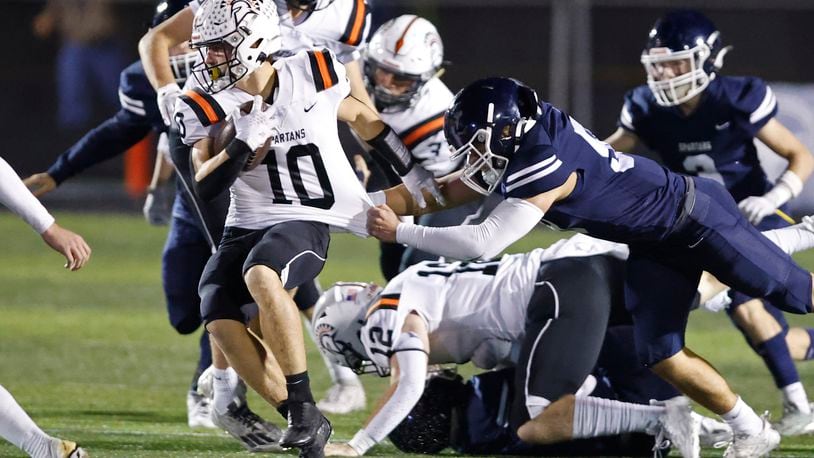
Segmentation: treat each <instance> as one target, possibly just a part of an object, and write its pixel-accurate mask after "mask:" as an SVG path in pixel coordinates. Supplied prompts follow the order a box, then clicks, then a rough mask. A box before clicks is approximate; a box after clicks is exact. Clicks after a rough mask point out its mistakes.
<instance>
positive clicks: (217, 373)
mask: <svg viewBox="0 0 814 458" xmlns="http://www.w3.org/2000/svg"><path fill="white" fill-rule="evenodd" d="M237 382H238V377H237V372H235V370H234V369H232V368H231V367H227V368H226V369H218V368H216V367H213V368H212V391H213V392H214V400H213V401H212V407H213V408H214V409H215V410H216V411H217V412H218V413H220V414H223V413H226V411H227V410H228V407H229V404H231V403H232V401H233V400H234V398H235V389H236V388H237Z"/></svg>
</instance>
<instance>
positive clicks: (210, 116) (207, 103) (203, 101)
mask: <svg viewBox="0 0 814 458" xmlns="http://www.w3.org/2000/svg"><path fill="white" fill-rule="evenodd" d="M180 99H181V100H182V101H183V102H184V103H185V104H187V105H188V106H189V107H190V108H191V109H192V111H193V112H194V113H195V117H197V118H198V121H200V123H201V125H202V126H204V127H209V126H211V125H212V124H217V123H219V122H221V121H223V120H224V119H225V118H226V113H225V112H224V111H223V108H222V107H221V106H220V104H219V103H218V102H217V101H216V100H215V98H214V97H212V95H211V94H209V93H207V92H206V91H204V90H203V89H201V88H197V87H196V88H195V89H192V90H189V91H184V93H183V94H182V95H181V97H180Z"/></svg>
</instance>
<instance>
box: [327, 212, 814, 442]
mask: <svg viewBox="0 0 814 458" xmlns="http://www.w3.org/2000/svg"><path fill="white" fill-rule="evenodd" d="M767 236H768V237H769V238H770V239H771V240H772V241H774V242H776V243H777V244H778V245H780V246H781V247H782V248H783V249H784V250H788V251H789V252H796V251H800V250H804V249H809V248H811V247H814V227H812V223H811V221H807V222H806V223H805V224H801V225H797V226H794V227H792V228H787V229H782V230H775V231H770V232H769V233H767ZM627 257H628V248H627V246H625V245H622V244H618V243H611V242H606V241H602V240H598V239H593V238H591V237H587V236H583V235H576V236H574V237H572V238H570V239H567V240H561V241H559V242H557V243H556V244H554V245H552V246H551V247H550V248H548V249H546V250H542V249H539V248H538V249H536V250H534V251H532V252H530V253H527V254H518V255H506V256H504V257H503V258H501V260H500V261H492V262H470V263H461V262H454V263H444V262H428V261H425V262H422V263H420V264H417V265H415V266H413V267H411V268H409V269H408V270H406V271H404V272H402V273H401V274H399V275H398V276H397V277H396V278H394V279H393V280H392V281H390V282H389V283H388V284H387V285H386V286H385V287H384V289H383V290H382V289H380V288H378V287H376V286H375V285H367V284H358V283H344V284H338V285H336V286H335V287H333V288H331V289H330V290H328V291H326V292H325V293H324V294H323V296H322V297H321V299H320V302H318V303H317V307H316V312H315V316H316V320H315V322H314V326H315V328H314V332H315V333H316V335H317V337H318V342H319V345H320V348H321V349H322V351H323V352H325V353H327V354H329V355H331V357H333V358H336V359H337V360H338V361H340V362H341V363H343V364H345V365H349V366H350V367H352V368H354V369H355V370H357V371H359V372H371V371H373V370H374V369H375V371H376V372H377V373H378V374H379V375H380V376H384V375H388V374H390V373H392V374H393V384H392V385H393V386H395V388H391V389H390V390H388V392H387V393H386V394H385V395H384V398H383V400H382V402H381V403H379V405H382V406H383V407H381V408H380V409H379V410H378V411H376V413H375V414H374V415H373V416H372V418H371V419H370V420H369V421H368V422H366V426H365V428H363V429H362V430H361V431H360V432H359V433H358V434H357V435H356V436H355V437H354V439H353V440H352V441H351V442H350V444H349V446H347V447H343V446H341V445H335V446H331V447H330V450H329V453H337V454H343V453H347V454H349V455H354V454H363V453H364V452H365V451H366V450H367V449H368V448H370V446H371V445H372V444H375V443H378V442H380V441H381V440H382V439H383V438H384V437H386V436H387V435H388V434H389V432H390V431H391V430H392V429H393V428H394V427H395V425H397V424H399V423H400V422H401V421H402V419H404V418H405V417H406V416H407V414H408V413H409V412H410V410H411V409H412V406H413V404H415V402H416V401H417V399H418V397H419V396H420V395H421V392H422V390H423V388H424V377H425V375H426V373H427V364H443V363H458V364H460V363H464V362H467V361H472V362H473V363H474V364H475V366H477V367H479V368H482V369H495V368H500V367H511V366H516V369H515V372H516V373H515V376H514V381H515V383H514V386H513V392H514V393H516V395H515V396H514V403H513V404H507V405H506V407H507V410H505V415H504V419H507V420H508V425H509V427H508V428H507V433H506V434H508V436H510V437H513V439H512V440H511V441H509V442H507V443H504V444H503V445H502V446H495V447H496V448H492V449H489V450H486V449H485V448H484V449H481V450H480V451H481V452H482V453H493V452H496V451H498V450H502V453H506V454H510V452H512V451H515V452H517V451H520V450H522V449H523V447H522V446H520V445H518V444H516V442H517V440H516V436H514V432H515V431H516V430H517V428H518V427H519V426H520V425H522V424H524V423H525V422H527V421H528V420H529V418H534V417H538V416H539V413H540V412H541V411H543V409H545V408H547V407H548V405H549V404H551V403H555V404H554V405H556V406H559V408H562V406H564V405H570V406H571V408H573V405H574V400H573V397H572V398H567V397H566V398H564V399H560V398H563V397H564V396H567V395H568V394H574V393H576V391H577V388H579V387H580V385H583V386H584V385H585V384H587V383H588V382H586V383H583V382H584V381H585V380H586V378H587V377H588V374H589V373H590V372H591V371H594V370H595V365H596V364H597V358H598V357H599V354H600V347H602V342H603V340H604V336H605V331H606V329H605V328H606V326H607V325H608V324H610V325H613V326H620V325H628V324H630V316H629V315H628V314H627V313H626V312H625V311H624V291H623V288H624V278H625V265H624V260H625V259H627ZM713 293H714V294H715V295H716V296H719V295H720V294H718V292H717V291H708V292H706V293H699V299H698V300H699V301H704V302H706V301H707V300H710V297H711V296H710V295H711V294H713ZM582 314H585V316H583V315H582ZM609 316H610V318H609ZM613 337H614V339H612V342H610V343H609V344H608V345H605V346H604V347H605V348H604V350H603V351H604V353H605V357H604V358H603V361H602V364H601V366H603V368H604V370H605V372H607V373H612V374H613V378H614V380H615V382H619V384H625V386H628V385H630V386H628V388H630V389H633V388H634V387H633V385H636V384H640V385H641V386H640V388H642V389H644V390H645V391H647V390H650V392H651V393H652V395H653V396H654V397H655V399H661V400H665V399H668V398H673V397H675V396H678V395H679V394H678V392H676V391H675V390H674V389H673V390H670V389H665V386H666V385H667V384H666V383H664V382H661V383H652V382H650V381H648V380H647V377H638V376H637V377H634V376H633V375H632V374H630V373H629V372H631V371H630V367H631V366H634V367H635V365H636V362H635V356H634V353H631V354H629V355H627V356H626V357H625V356H624V353H625V349H621V348H614V346H617V347H618V346H620V345H621V346H624V345H625V343H626V342H629V345H626V349H627V348H632V341H633V334H632V331H631V329H629V328H628V329H624V330H617V331H614V332H613ZM402 352H404V353H403V354H402ZM614 355H615V356H617V357H616V358H615V357H614ZM620 355H622V356H621V357H618V356H620ZM391 368H392V370H391ZM399 369H401V370H399ZM640 372H641V371H640ZM639 375H641V374H639ZM591 382H593V380H591ZM642 383H644V385H642ZM617 389H618V390H620V392H621V391H623V390H624V389H625V388H623V386H621V385H620V386H618V387H617ZM587 391H588V392H589V393H590V392H591V389H587ZM642 396H646V395H644V394H641V395H639V396H638V397H636V396H630V400H631V401H634V402H639V403H644V404H647V403H648V400H649V398H647V397H644V398H643V397H642ZM576 402H577V405H578V406H579V408H580V409H583V410H584V413H585V414H586V415H585V417H586V418H580V419H578V420H579V421H576V422H575V421H574V419H572V418H562V416H561V415H558V416H557V417H556V421H559V422H560V423H561V424H560V425H558V426H556V427H555V429H554V430H553V431H540V430H535V431H534V433H535V434H532V435H531V436H527V437H525V438H524V440H525V442H526V443H529V444H537V443H550V442H557V441H562V440H570V439H574V438H587V437H594V436H604V435H610V434H618V433H620V432H633V431H643V430H644V429H647V428H644V427H643V428H638V429H636V428H634V429H625V427H624V426H620V425H619V424H618V422H617V420H618V418H616V419H614V415H615V414H616V413H619V412H624V414H625V415H629V416H631V417H633V418H636V421H637V422H655V421H656V420H657V418H658V415H657V414H658V413H659V412H662V411H663V410H664V409H653V408H650V407H644V406H638V407H637V406H625V405H617V404H614V403H607V402H602V401H596V400H592V399H587V400H585V399H583V400H579V401H576ZM492 407H495V406H492ZM587 417H595V418H602V420H601V421H599V420H589V419H587ZM689 420H690V419H689V418H684V419H683V420H680V421H679V423H681V422H684V423H686V425H685V426H681V428H684V427H687V428H690V427H695V426H693V423H692V422H691V421H689ZM411 421H412V420H411ZM580 421H582V422H583V423H580ZM554 422H555V420H553V419H551V418H549V419H547V427H549V428H551V427H552V424H553V423H554ZM710 422H712V423H713V424H714V421H712V420H711V419H709V420H706V426H709V425H710ZM478 423H479V422H478V421H477V420H473V424H478ZM485 423H487V422H486V421H485V420H483V421H482V422H480V424H485ZM497 424H501V425H502V424H507V422H506V421H500V422H498V423H497ZM637 424H638V423H637ZM572 425H573V430H574V434H573V435H571V434H570V433H569V434H565V433H563V432H562V429H563V428H564V427H567V429H568V431H570V430H571V427H572ZM641 425H643V423H641ZM649 426H653V424H650V425H649ZM673 426H674V427H675V425H673ZM417 428H418V429H420V427H417ZM652 429H653V428H651V430H652ZM710 432H711V431H710V430H707V433H710ZM684 433H686V431H682V432H680V433H679V434H684ZM730 433H731V431H730ZM496 434H497V432H496V431H493V432H492V434H487V433H486V432H484V433H483V434H481V435H482V436H483V437H482V438H480V439H478V438H477V437H476V436H477V435H478V434H477V433H475V435H470V437H471V438H472V439H471V440H470V442H479V443H480V444H481V445H482V446H483V447H487V446H488V442H489V441H490V439H487V438H492V439H495V435H496ZM707 435H708V436H709V434H707ZM500 437H501V438H505V437H506V435H504V434H503V433H501V434H500ZM730 437H731V434H730ZM673 439H674V441H676V440H677V441H679V442H680V443H679V444H677V445H678V447H679V449H681V450H682V452H683V453H684V454H685V456H687V455H691V456H694V454H693V452H691V450H692V449H693V447H691V446H690V447H689V448H686V447H687V445H686V444H684V443H683V442H682V441H683V440H685V439H686V438H682V437H677V438H673ZM495 442H499V441H497V440H496V439H495ZM715 442H718V440H716V439H708V440H707V441H706V444H707V445H712V444H713V443H715ZM414 443H415V442H414ZM512 444H514V445H512ZM607 445H608V443H607V442H605V441H598V442H596V443H594V444H592V446H591V447H589V448H585V449H580V450H583V451H584V452H585V453H587V452H588V451H589V450H595V451H596V452H598V451H599V450H601V449H600V448H595V449H594V448H593V447H594V446H595V447H600V446H607ZM650 445H651V446H652V441H651V443H650ZM351 449H352V450H351ZM474 449H475V446H474V445H472V448H470V451H475V450H474ZM543 450H547V452H546V453H549V452H550V453H557V450H560V451H561V450H563V449H561V448H555V449H544V448H541V449H539V451H540V452H541V453H542V451H543Z"/></svg>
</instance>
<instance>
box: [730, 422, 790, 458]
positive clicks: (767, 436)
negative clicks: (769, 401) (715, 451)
mask: <svg viewBox="0 0 814 458" xmlns="http://www.w3.org/2000/svg"><path fill="white" fill-rule="evenodd" d="M767 417H768V414H763V417H762V420H763V429H761V431H760V432H759V433H758V434H755V435H753V436H748V435H740V434H735V437H734V440H733V441H732V443H731V444H729V447H727V449H726V451H725V452H724V458H757V457H761V456H767V455H768V454H769V452H771V451H772V450H774V449H775V448H777V446H778V445H780V433H778V432H777V431H775V430H774V429H772V424H771V423H769V420H768V418H767Z"/></svg>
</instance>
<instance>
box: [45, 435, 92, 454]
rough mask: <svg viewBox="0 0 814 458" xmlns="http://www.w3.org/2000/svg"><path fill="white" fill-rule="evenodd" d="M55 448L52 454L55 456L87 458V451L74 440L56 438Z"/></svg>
mask: <svg viewBox="0 0 814 458" xmlns="http://www.w3.org/2000/svg"><path fill="white" fill-rule="evenodd" d="M57 441H58V442H57V443H55V445H56V447H55V448H56V450H53V451H54V453H53V455H52V456H55V457H57V458H89V457H90V455H88V452H86V451H85V450H84V449H83V448H82V447H80V446H79V445H77V443H76V442H72V441H66V440H62V439H57Z"/></svg>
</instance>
